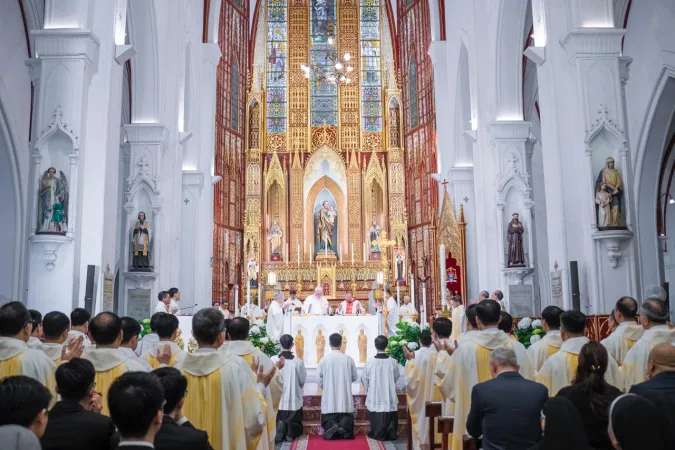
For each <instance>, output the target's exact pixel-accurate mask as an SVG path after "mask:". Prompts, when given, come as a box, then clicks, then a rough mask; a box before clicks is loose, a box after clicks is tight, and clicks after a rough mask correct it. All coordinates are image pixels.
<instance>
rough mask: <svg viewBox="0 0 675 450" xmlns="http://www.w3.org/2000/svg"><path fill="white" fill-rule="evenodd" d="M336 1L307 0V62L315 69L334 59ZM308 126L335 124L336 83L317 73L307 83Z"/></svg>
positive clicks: (335, 50) (335, 58) (331, 64)
mask: <svg viewBox="0 0 675 450" xmlns="http://www.w3.org/2000/svg"><path fill="white" fill-rule="evenodd" d="M336 10H337V4H336V0H311V3H310V25H309V35H310V44H309V45H310V52H309V59H310V65H311V66H313V67H316V68H317V70H318V71H319V72H322V71H325V69H327V68H328V67H330V66H333V65H334V64H335V63H336V62H337V39H338V36H337V11H336ZM309 94H310V110H311V124H312V126H315V127H316V126H323V125H324V123H325V124H326V125H328V126H337V124H338V87H337V84H335V83H328V82H326V80H325V79H322V78H321V77H317V78H313V79H312V81H311V84H310V92H309Z"/></svg>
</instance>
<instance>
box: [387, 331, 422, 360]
mask: <svg viewBox="0 0 675 450" xmlns="http://www.w3.org/2000/svg"><path fill="white" fill-rule="evenodd" d="M396 328H398V330H397V331H396V336H392V337H390V338H389V345H388V346H387V354H388V355H389V356H390V357H392V358H394V359H395V360H396V361H398V362H399V364H401V365H402V366H405V363H406V359H405V354H404V353H403V346H404V345H405V346H406V347H407V348H408V350H410V351H411V352H414V351H415V350H417V349H418V348H419V344H418V343H419V340H420V332H421V331H422V329H421V328H420V325H419V324H418V323H416V322H406V321H402V322H399V323H398V324H396Z"/></svg>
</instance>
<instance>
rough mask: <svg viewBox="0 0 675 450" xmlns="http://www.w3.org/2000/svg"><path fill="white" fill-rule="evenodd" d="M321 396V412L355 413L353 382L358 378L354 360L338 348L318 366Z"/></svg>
mask: <svg viewBox="0 0 675 450" xmlns="http://www.w3.org/2000/svg"><path fill="white" fill-rule="evenodd" d="M317 372H318V374H319V387H320V388H321V389H322V390H323V395H322V396H321V414H332V413H353V412H354V397H353V396H352V383H353V382H355V381H356V379H357V378H358V374H357V372H356V364H354V360H353V359H352V358H351V357H350V356H347V355H345V354H344V353H342V352H341V351H338V350H333V351H331V352H330V353H328V355H326V356H324V357H323V358H322V359H321V361H320V362H319V366H318V368H317Z"/></svg>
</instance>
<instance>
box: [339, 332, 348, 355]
mask: <svg viewBox="0 0 675 450" xmlns="http://www.w3.org/2000/svg"><path fill="white" fill-rule="evenodd" d="M340 336H342V344H340V351H341V352H342V353H346V352H347V336H345V332H344V330H340Z"/></svg>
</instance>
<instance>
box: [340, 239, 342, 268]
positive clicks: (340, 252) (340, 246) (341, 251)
mask: <svg viewBox="0 0 675 450" xmlns="http://www.w3.org/2000/svg"><path fill="white" fill-rule="evenodd" d="M340 264H342V242H340Z"/></svg>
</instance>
